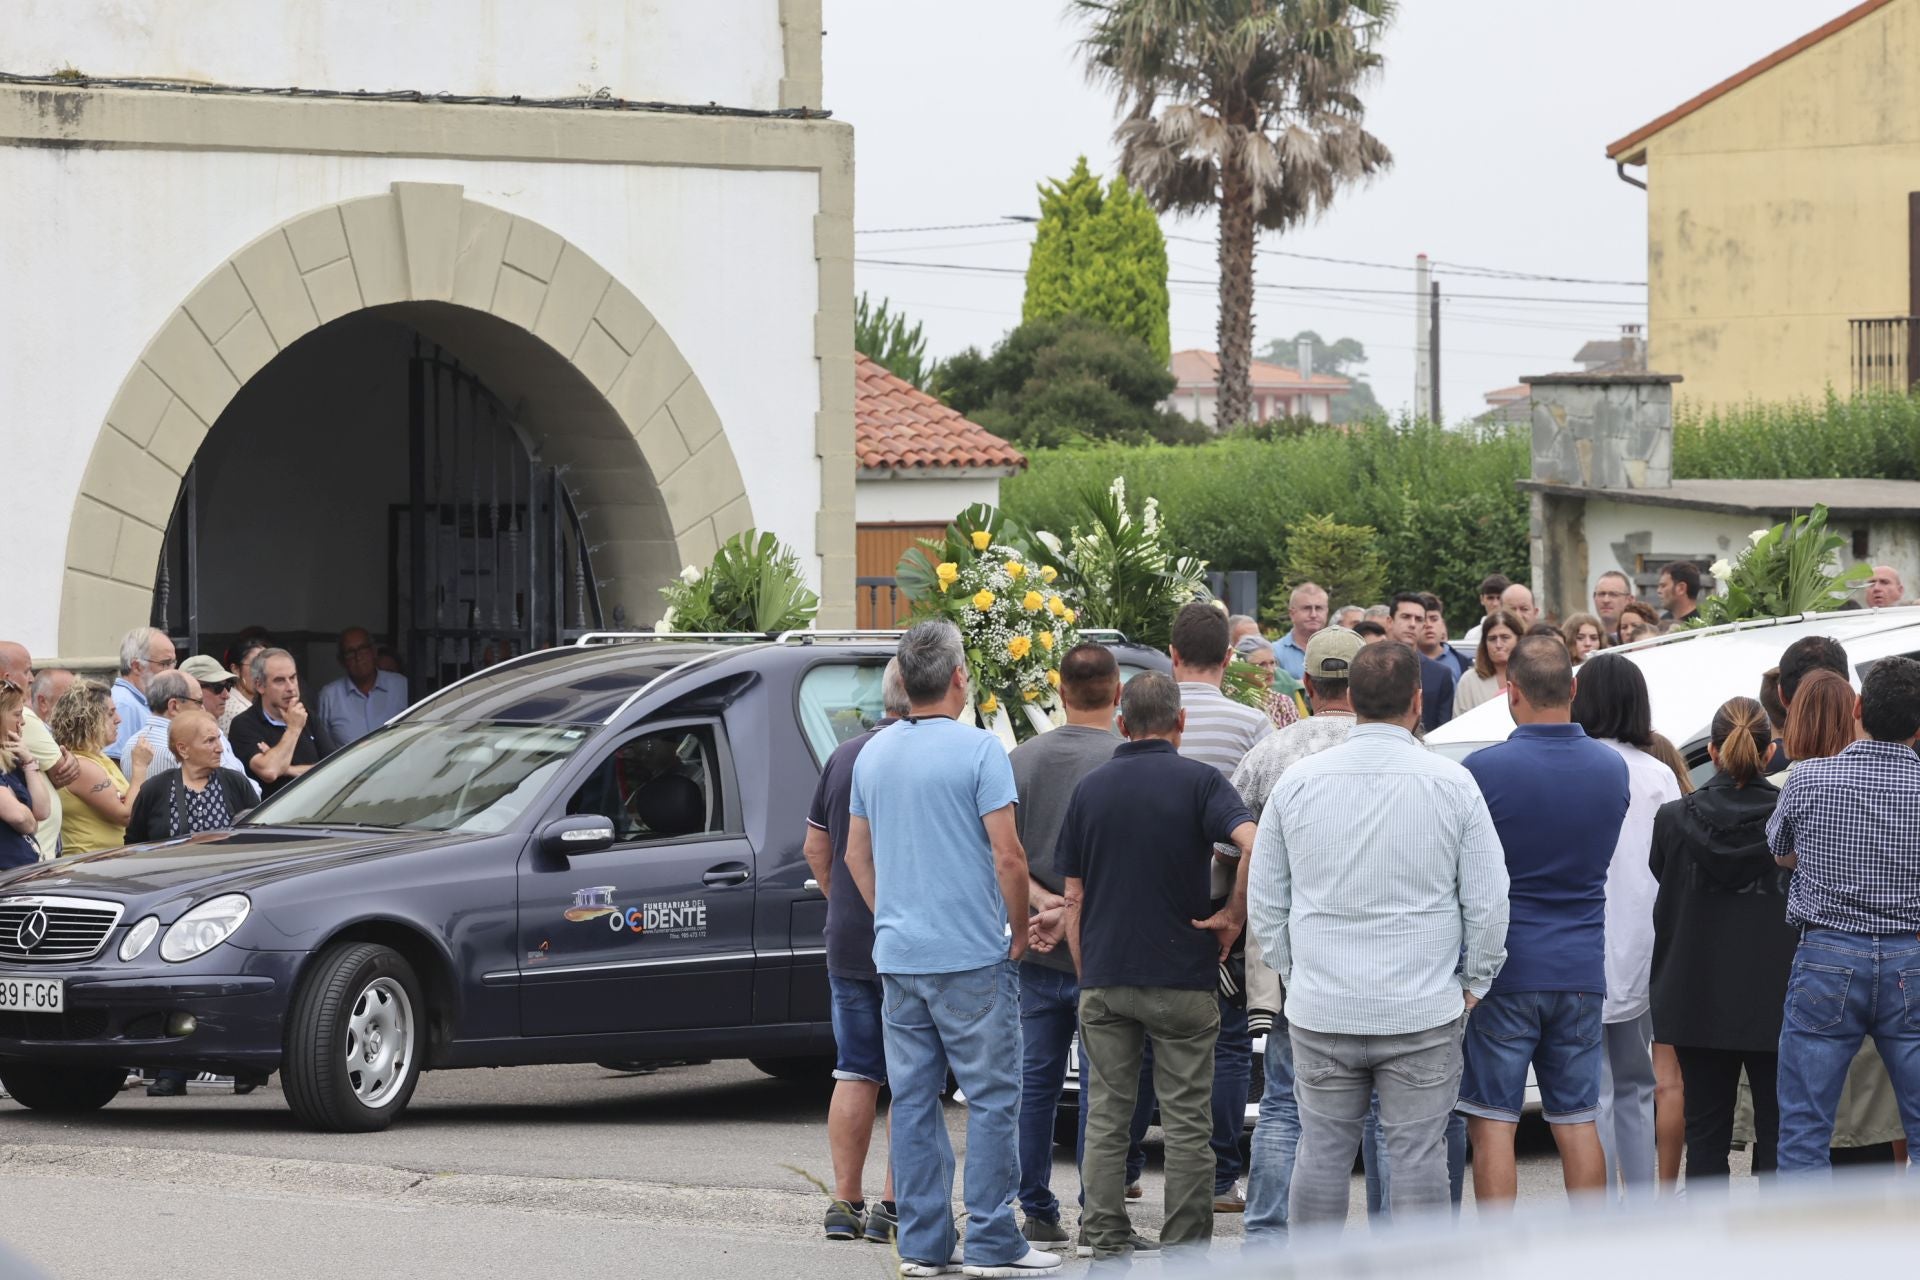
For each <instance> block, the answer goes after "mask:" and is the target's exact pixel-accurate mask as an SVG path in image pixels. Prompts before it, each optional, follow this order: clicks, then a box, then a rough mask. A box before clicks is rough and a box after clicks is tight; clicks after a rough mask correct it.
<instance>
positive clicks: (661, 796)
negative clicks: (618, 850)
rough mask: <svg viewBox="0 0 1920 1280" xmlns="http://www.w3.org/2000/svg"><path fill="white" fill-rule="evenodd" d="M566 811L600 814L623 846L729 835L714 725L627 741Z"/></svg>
mask: <svg viewBox="0 0 1920 1280" xmlns="http://www.w3.org/2000/svg"><path fill="white" fill-rule="evenodd" d="M567 812H568V813H569V814H576V813H594V814H599V815H600V816H601V817H603V818H605V819H607V821H609V822H611V823H612V824H613V833H614V839H615V840H616V841H618V842H619V843H622V844H630V843H634V842H640V841H647V840H675V839H681V838H684V837H686V836H697V835H705V834H710V833H718V832H722V831H725V830H726V805H725V803H724V796H723V795H722V794H721V770H720V757H719V753H718V751H716V750H715V739H714V729H713V726H711V725H682V726H678V727H676V728H672V729H657V730H654V731H653V732H651V733H641V734H636V735H635V736H634V737H631V738H628V739H627V740H626V741H625V742H623V743H621V744H620V745H619V746H618V747H616V748H615V749H614V750H613V751H612V752H611V753H610V754H609V755H608V756H607V758H606V759H605V760H603V761H601V762H600V765H599V767H598V768H596V769H595V770H594V771H593V772H592V773H591V774H589V775H588V777H587V780H586V781H585V782H583V783H581V784H580V788H579V790H577V791H575V792H574V793H573V799H571V800H569V801H568V802H567Z"/></svg>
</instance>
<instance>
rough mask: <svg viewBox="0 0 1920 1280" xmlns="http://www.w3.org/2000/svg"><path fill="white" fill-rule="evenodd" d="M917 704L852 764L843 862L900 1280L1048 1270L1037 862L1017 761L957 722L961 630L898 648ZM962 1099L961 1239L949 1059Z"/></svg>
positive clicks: (1054, 1261) (911, 635)
mask: <svg viewBox="0 0 1920 1280" xmlns="http://www.w3.org/2000/svg"><path fill="white" fill-rule="evenodd" d="M896 656H897V659H898V661H899V664H900V678H901V683H902V684H904V685H905V686H906V690H907V700H908V702H909V703H911V704H912V708H913V710H912V714H910V715H909V716H908V717H907V718H906V719H904V720H902V721H901V722H900V723H899V724H896V725H894V726H893V727H892V728H891V729H888V730H887V731H886V732H885V733H882V734H880V735H878V736H877V737H875V738H874V739H873V741H871V742H870V743H868V744H867V747H866V749H865V750H864V751H862V752H861V753H860V758H859V759H858V760H857V761H855V762H854V766H853V794H852V797H851V800H850V803H849V805H848V812H849V814H850V815H851V817H850V821H849V825H848V829H847V871H848V873H849V874H850V875H852V877H853V880H854V883H855V884H857V885H859V887H860V895H861V896H862V897H864V898H865V899H866V900H867V904H868V905H869V906H871V907H872V908H873V965H874V968H875V969H877V970H878V971H879V973H880V982H881V985H882V987H883V988H884V990H885V993H886V1002H885V1011H884V1014H883V1019H884V1021H883V1023H882V1031H883V1034H884V1036H885V1039H886V1049H887V1083H888V1084H889V1085H890V1086H892V1089H893V1123H892V1131H891V1136H890V1141H891V1144H892V1151H893V1180H894V1198H895V1202H896V1203H897V1205H898V1207H899V1210H900V1232H899V1237H898V1244H899V1250H900V1260H901V1261H900V1273H901V1274H902V1275H907V1276H918V1275H940V1274H942V1273H943V1272H945V1271H948V1270H950V1269H951V1268H952V1267H953V1266H954V1265H955V1264H959V1263H961V1262H962V1261H964V1262H965V1264H966V1267H967V1269H968V1270H969V1271H970V1272H976V1273H978V1274H993V1275H1046V1274H1051V1273H1052V1272H1054V1271H1056V1270H1058V1269H1059V1266H1060V1259H1059V1258H1057V1257H1055V1256H1054V1255H1053V1254H1050V1253H1043V1252H1041V1251H1040V1250H1038V1249H1035V1248H1033V1247H1032V1246H1031V1245H1029V1244H1028V1243H1027V1240H1026V1237H1024V1236H1023V1235H1022V1234H1021V1233H1020V1228H1019V1224H1018V1223H1017V1222H1016V1221H1015V1219H1014V1213H1013V1205H1012V1201H1013V1198H1014V1195H1015V1193H1016V1192H1017V1191H1018V1190H1019V1182H1020V1153H1019V1140H1018V1131H1019V1121H1020V1053H1019V1048H1018V1046H1019V1044H1020V979H1019V974H1018V969H1017V967H1016V964H1015V962H1016V961H1017V960H1018V959H1019V958H1020V956H1021V954H1022V953H1023V952H1025V951H1026V949H1027V856H1026V853H1025V852H1024V851H1023V850H1022V849H1021V847H1020V837H1019V834H1018V832H1017V830H1016V828H1015V824H1014V805H1015V804H1016V802H1017V801H1018V798H1019V793H1018V791H1017V790H1016V789H1015V787H1014V781H1013V767H1012V765H1010V764H1009V763H1008V762H1007V753H1006V750H1005V748H1003V747H1002V746H1001V745H1000V742H999V739H997V738H995V737H994V736H993V735H992V734H990V733H987V732H986V731H984V730H981V729H975V728H973V727H971V726H968V725H962V724H960V723H959V721H958V720H957V719H956V717H958V716H960V715H962V714H964V713H965V712H966V709H967V703H968V688H967V684H968V682H967V658H966V651H965V649H964V647H963V646H962V644H961V639H960V630H959V628H957V627H955V626H954V625H953V624H952V623H951V622H947V621H944V620H936V621H929V622H922V623H920V624H919V625H917V626H915V627H914V628H913V629H912V630H911V631H909V632H907V634H906V635H905V636H904V637H902V638H901V641H900V648H899V651H898V654H897V655H896ZM948 1067H951V1068H952V1069H953V1076H954V1079H955V1080H956V1081H957V1082H958V1083H959V1085H960V1089H961V1091H962V1092H963V1093H965V1094H966V1098H967V1178H966V1188H965V1196H966V1205H967V1216H968V1222H967V1239H966V1251H965V1256H964V1259H963V1257H962V1255H961V1252H960V1251H959V1249H958V1248H957V1247H956V1245H955V1239H956V1236H955V1231H954V1223H953V1219H952V1211H951V1205H952V1202H953V1147H952V1145H951V1143H949V1141H948V1139H947V1126H946V1120H945V1118H944V1116H943V1115H942V1112H941V1101H940V1095H941V1092H942V1090H943V1089H944V1088H945V1087H946V1076H947V1068H948Z"/></svg>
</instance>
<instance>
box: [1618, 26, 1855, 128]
mask: <svg viewBox="0 0 1920 1280" xmlns="http://www.w3.org/2000/svg"><path fill="white" fill-rule="evenodd" d="M1890 3H1892V0H1866V2H1865V3H1864V4H1858V5H1855V6H1854V7H1853V8H1851V9H1849V10H1847V11H1846V12H1845V13H1843V14H1841V15H1840V16H1839V17H1837V18H1835V19H1834V20H1833V21H1831V22H1829V23H1827V24H1826V25H1824V26H1821V27H1816V28H1815V29H1814V30H1812V31H1809V32H1807V34H1806V35H1803V36H1801V37H1800V38H1799V39H1798V40H1795V41H1794V42H1793V43H1792V44H1789V45H1786V46H1784V47H1782V48H1779V49H1775V50H1774V51H1773V52H1772V53H1770V54H1768V55H1767V56H1766V57H1764V58H1762V59H1760V61H1758V62H1756V63H1754V64H1753V65H1752V66H1750V67H1748V68H1746V69H1745V70H1744V71H1736V72H1735V73H1734V74H1732V75H1730V76H1728V77H1727V78H1726V79H1725V80H1722V81H1721V82H1720V83H1719V84H1716V85H1714V86H1713V87H1712V88H1711V89H1708V90H1706V91H1705V92H1704V93H1700V94H1696V95H1695V96H1694V97H1691V98H1688V99H1687V100H1686V101H1685V102H1683V103H1681V104H1680V105H1679V106H1677V107H1675V108H1674V109H1673V110H1671V111H1669V112H1667V114H1665V115H1663V116H1661V117H1660V118H1659V119H1658V120H1654V121H1651V122H1649V123H1647V124H1644V125H1641V126H1640V127H1639V128H1638V129H1635V130H1634V131H1633V132H1632V133H1630V134H1628V135H1627V136H1626V137H1624V138H1622V139H1620V141H1618V142H1616V143H1614V144H1613V145H1612V146H1610V147H1608V148H1607V159H1609V160H1618V161H1620V162H1621V163H1623V164H1639V163H1640V162H1641V161H1642V160H1644V159H1645V158H1646V157H1645V156H1644V155H1643V154H1642V148H1641V144H1642V143H1644V142H1646V141H1647V140H1648V139H1649V138H1651V137H1653V135H1654V134H1656V133H1659V132H1660V131H1661V130H1662V129H1665V128H1666V127H1667V126H1668V125H1671V124H1675V123H1677V122H1678V121H1681V120H1684V119H1686V118H1687V117H1688V116H1690V115H1692V114H1693V113H1694V112H1696V111H1698V110H1699V109H1700V108H1702V107H1704V106H1706V105H1707V104H1708V103H1709V102H1712V101H1714V100H1715V99H1717V98H1722V97H1725V96H1726V95H1727V94H1729V93H1732V92H1733V91H1734V90H1735V89H1738V88H1739V87H1740V86H1741V85H1743V84H1745V83H1746V82H1747V81H1749V80H1751V79H1753V78H1754V77H1755V76H1757V75H1760V74H1761V73H1763V72H1766V71H1771V70H1773V68H1775V67H1777V66H1779V65H1780V64H1781V63H1783V62H1785V61H1786V60H1787V59H1788V58H1791V57H1793V55H1794V54H1796V53H1803V52H1805V51H1806V50H1808V49H1811V48H1812V47H1813V46H1814V45H1816V44H1819V43H1820V42H1821V41H1822V40H1825V39H1826V38H1827V37H1828V36H1831V35H1834V34H1836V33H1838V32H1841V31H1844V30H1846V29H1847V28H1848V27H1850V26H1852V25H1853V24H1854V23H1856V22H1858V21H1860V19H1862V18H1864V17H1866V16H1867V15H1868V14H1870V13H1873V12H1875V11H1876V10H1879V9H1884V8H1886V7H1887V5H1888V4H1890Z"/></svg>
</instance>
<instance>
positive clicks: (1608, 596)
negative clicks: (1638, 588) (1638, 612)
mask: <svg viewBox="0 0 1920 1280" xmlns="http://www.w3.org/2000/svg"><path fill="white" fill-rule="evenodd" d="M1593 598H1594V599H1595V600H1625V599H1626V598H1627V593H1626V592H1624V591H1601V590H1600V589H1598V588H1595V589H1594V593H1593Z"/></svg>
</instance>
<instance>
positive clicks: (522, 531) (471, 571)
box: [387, 340, 602, 694]
mask: <svg viewBox="0 0 1920 1280" xmlns="http://www.w3.org/2000/svg"><path fill="white" fill-rule="evenodd" d="M410 378H411V381H410V405H409V414H408V481H409V490H408V494H409V501H408V503H407V504H406V505H405V506H396V507H394V508H392V510H391V511H390V512H389V526H388V539H389V546H390V547H391V548H393V556H392V560H393V563H392V564H391V565H390V566H389V573H388V579H387V584H388V585H387V590H388V616H389V618H391V619H392V631H393V634H394V635H396V636H400V637H404V639H403V644H404V651H405V660H406V665H407V670H408V672H409V674H410V675H411V677H412V682H413V688H414V690H415V692H416V694H418V693H425V692H428V691H431V690H433V689H438V688H440V687H442V686H444V685H447V684H450V683H452V682H453V681H455V680H458V679H460V678H461V677H462V676H465V675H469V674H471V673H472V672H474V671H477V670H480V669H481V668H483V667H487V666H491V665H492V664H494V663H496V662H499V661H501V660H503V659H506V658H510V657H512V656H514V655H515V654H519V653H525V652H528V651H529V650H532V649H541V648H546V647H548V646H551V645H555V644H560V643H564V642H565V641H568V640H571V639H573V638H574V637H576V636H578V635H580V634H581V633H582V632H585V631H592V630H597V629H599V628H600V627H601V626H602V620H601V616H600V592H599V584H598V583H597V582H595V581H594V577H593V567H592V563H591V561H592V556H591V551H592V548H591V547H590V545H589V544H588V542H587V540H586V537H585V531H584V528H583V526H582V522H581V518H580V514H579V512H578V511H576V510H575V509H574V505H573V498H572V496H571V495H570V494H569V493H568V492H567V489H566V486H565V485H564V484H563V483H562V475H561V470H560V468H557V467H554V466H550V465H548V464H547V463H545V462H544V461H542V460H541V459H540V457H539V456H538V453H537V451H536V450H535V448H534V447H533V444H532V441H531V439H530V437H529V436H528V434H527V432H526V431H525V430H524V429H523V428H522V427H521V426H520V425H519V424H518V423H517V422H515V421H514V418H513V414H512V412H511V410H509V408H508V407H507V406H506V405H505V404H504V403H502V402H501V400H500V398H499V397H498V396H496V395H494V394H493V392H491V391H490V390H488V389H487V387H486V385H485V384H484V383H482V382H481V381H480V379H479V378H478V377H476V376H475V375H474V374H473V373H471V372H470V371H468V370H467V369H465V368H464V367H462V366H461V365H460V363H459V362H458V361H456V360H454V359H453V358H452V357H451V356H449V355H448V354H447V353H445V352H444V351H442V350H441V349H440V348H439V347H436V346H432V345H431V344H428V343H425V342H422V341H418V340H416V342H415V346H414V356H413V361H412V369H411V374H410Z"/></svg>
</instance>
